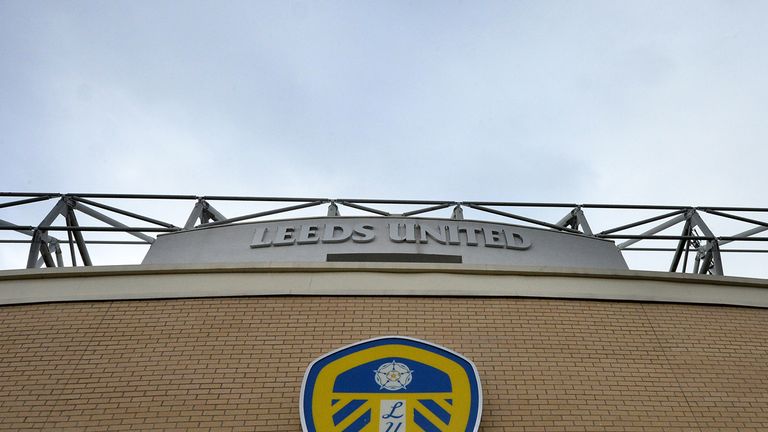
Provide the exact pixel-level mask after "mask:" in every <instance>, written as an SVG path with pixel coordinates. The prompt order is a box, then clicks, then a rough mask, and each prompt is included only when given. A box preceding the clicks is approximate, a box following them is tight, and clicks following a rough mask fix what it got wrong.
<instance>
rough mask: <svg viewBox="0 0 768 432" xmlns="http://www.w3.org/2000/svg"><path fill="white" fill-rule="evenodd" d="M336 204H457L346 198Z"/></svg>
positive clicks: (340, 199) (449, 203) (451, 202)
mask: <svg viewBox="0 0 768 432" xmlns="http://www.w3.org/2000/svg"><path fill="white" fill-rule="evenodd" d="M334 201H336V202H340V201H344V202H348V203H357V204H395V205H397V204H405V205H440V204H448V205H455V204H458V203H457V202H456V201H448V200H444V201H443V200H438V201H435V200H388V199H347V198H339V199H336V200H334Z"/></svg>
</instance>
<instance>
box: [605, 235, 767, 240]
mask: <svg viewBox="0 0 768 432" xmlns="http://www.w3.org/2000/svg"><path fill="white" fill-rule="evenodd" d="M596 237H599V238H602V239H638V240H725V241H768V237H733V236H721V237H707V236H675V235H652V236H643V235H629V234H626V235H621V234H618V235H613V234H612V235H605V236H596Z"/></svg>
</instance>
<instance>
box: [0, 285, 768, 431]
mask: <svg viewBox="0 0 768 432" xmlns="http://www.w3.org/2000/svg"><path fill="white" fill-rule="evenodd" d="M390 334H398V335H404V336H411V337H416V338H421V339H425V340H428V341H430V342H434V343H437V344H441V345H443V346H446V347H448V348H451V349H454V350H456V351H458V352H460V353H462V354H464V355H465V356H467V357H469V358H470V359H472V360H473V361H474V362H475V363H476V365H477V367H478V369H479V371H480V377H481V380H482V383H483V392H484V398H485V407H484V410H483V421H482V426H481V430H482V431H484V432H501V431H505V432H506V431H543V430H547V431H555V430H566V431H580V430H581V431H597V430H600V431H602V430H606V431H609V430H615V431H641V430H643V431H644V430H659V431H661V430H666V431H668V430H679V431H683V430H685V431H688V430H707V431H710V430H739V431H747V430H755V431H757V430H768V310H765V309H750V308H738V307H722V306H696V305H676V304H648V303H629V302H625V303H620V302H597V301H577V300H540V299H509V298H442V299H441V298H419V297H410V298H406V297H396V298H392V297H251V298H228V299H221V298H219V299H189V300H152V301H114V302H79V303H53V304H38V305H23V306H6V307H0V430H24V429H50V430H78V431H80V430H127V429H214V430H251V431H254V430H255V431H270V432H271V431H293V432H296V431H300V430H301V426H300V423H299V410H298V398H299V389H300V386H301V380H302V377H303V374H304V370H305V368H306V367H307V365H308V364H309V362H310V361H312V360H313V359H315V358H316V357H318V356H320V355H321V354H324V353H326V352H328V351H330V350H333V349H335V348H338V347H340V346H343V345H346V344H349V343H353V342H356V341H358V340H361V339H366V338H371V337H376V336H382V335H390Z"/></svg>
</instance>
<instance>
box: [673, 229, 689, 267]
mask: <svg viewBox="0 0 768 432" xmlns="http://www.w3.org/2000/svg"><path fill="white" fill-rule="evenodd" d="M681 235H682V236H683V237H687V236H690V235H691V220H690V219H687V220H686V221H685V226H684V227H683V233H682V234H681ZM689 241H690V240H688V239H681V240H680V241H679V242H678V243H677V249H675V255H674V257H673V258H672V264H671V265H670V266H669V271H670V272H672V273H674V272H676V271H677V267H678V266H679V265H680V258H681V257H682V256H683V249H685V248H686V247H687V245H688V242H689ZM687 257H688V254H687V253H686V259H687Z"/></svg>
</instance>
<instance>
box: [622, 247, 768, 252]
mask: <svg viewBox="0 0 768 432" xmlns="http://www.w3.org/2000/svg"><path fill="white" fill-rule="evenodd" d="M676 250H677V249H676V248H642V247H638V248H635V247H629V248H626V249H622V250H621V251H622V252H624V251H636V252H674V251H676ZM720 252H735V253H751V252H755V253H768V249H720Z"/></svg>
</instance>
